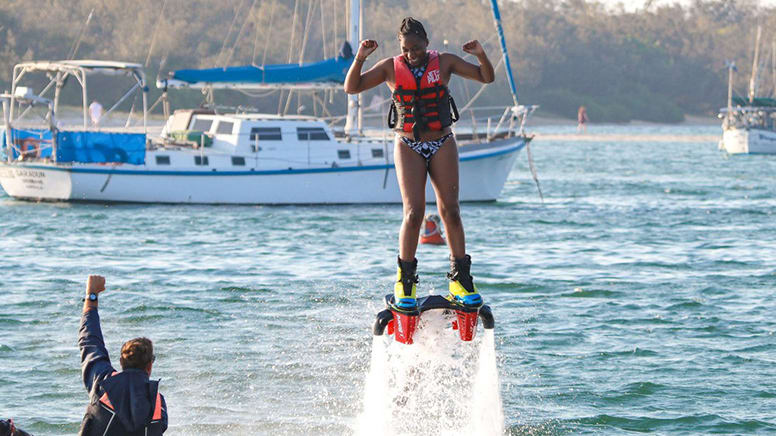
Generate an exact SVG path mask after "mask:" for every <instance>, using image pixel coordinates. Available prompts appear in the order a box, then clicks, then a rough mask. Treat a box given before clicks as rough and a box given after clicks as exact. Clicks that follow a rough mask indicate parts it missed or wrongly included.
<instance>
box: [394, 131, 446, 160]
mask: <svg viewBox="0 0 776 436" xmlns="http://www.w3.org/2000/svg"><path fill="white" fill-rule="evenodd" d="M451 136H453V134H452V133H448V134H447V135H445V136H443V137H441V138H439V139H434V140H433V141H413V140H412V139H410V138H407V137H406V136H399V138H401V142H403V143H405V144H407V146H408V147H409V148H411V149H412V150H413V151H415V152H416V153H418V154H419V155H421V156H423V159H426V162H427V163H428V161H430V160H431V157H432V156H434V154H435V153H436V152H437V151H439V149H440V148H441V147H442V144H444V143H445V141H447V140H448V139H449V138H450V137H451Z"/></svg>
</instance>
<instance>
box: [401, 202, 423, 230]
mask: <svg viewBox="0 0 776 436" xmlns="http://www.w3.org/2000/svg"><path fill="white" fill-rule="evenodd" d="M424 213H425V210H424V208H423V207H408V208H406V209H405V210H404V223H405V225H408V226H411V227H420V226H421V225H422V224H423V214H424Z"/></svg>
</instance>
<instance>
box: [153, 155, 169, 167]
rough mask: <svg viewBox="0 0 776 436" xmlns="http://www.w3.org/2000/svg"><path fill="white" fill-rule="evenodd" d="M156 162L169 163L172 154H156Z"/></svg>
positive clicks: (159, 163)
mask: <svg viewBox="0 0 776 436" xmlns="http://www.w3.org/2000/svg"><path fill="white" fill-rule="evenodd" d="M156 164H157V165H169V164H170V156H156Z"/></svg>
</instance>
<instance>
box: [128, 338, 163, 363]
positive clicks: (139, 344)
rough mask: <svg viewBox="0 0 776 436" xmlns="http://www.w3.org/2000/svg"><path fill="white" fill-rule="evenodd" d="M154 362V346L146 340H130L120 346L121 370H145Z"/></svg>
mask: <svg viewBox="0 0 776 436" xmlns="http://www.w3.org/2000/svg"><path fill="white" fill-rule="evenodd" d="M154 360H155V356H154V344H153V343H152V342H151V340H150V339H148V338H135V339H130V340H128V341H127V342H124V345H122V346H121V359H120V360H119V362H120V363H121V369H128V368H135V369H146V367H147V366H148V364H149V363H152V362H153V361H154Z"/></svg>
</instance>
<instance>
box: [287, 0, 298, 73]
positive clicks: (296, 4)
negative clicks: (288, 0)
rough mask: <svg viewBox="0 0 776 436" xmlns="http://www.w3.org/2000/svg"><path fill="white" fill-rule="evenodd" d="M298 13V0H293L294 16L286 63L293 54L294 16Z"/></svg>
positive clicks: (289, 61) (294, 36)
mask: <svg viewBox="0 0 776 436" xmlns="http://www.w3.org/2000/svg"><path fill="white" fill-rule="evenodd" d="M298 14H299V0H294V17H293V19H292V20H291V42H290V43H289V44H288V60H287V61H286V63H289V64H290V63H291V59H292V57H293V56H294V41H295V39H296V17H297V15H298Z"/></svg>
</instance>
